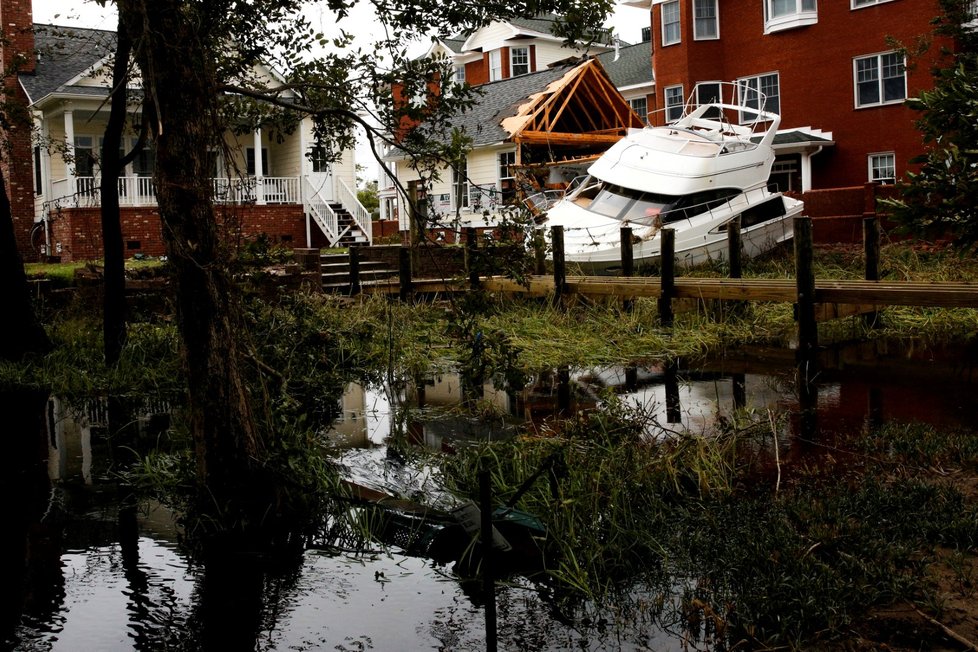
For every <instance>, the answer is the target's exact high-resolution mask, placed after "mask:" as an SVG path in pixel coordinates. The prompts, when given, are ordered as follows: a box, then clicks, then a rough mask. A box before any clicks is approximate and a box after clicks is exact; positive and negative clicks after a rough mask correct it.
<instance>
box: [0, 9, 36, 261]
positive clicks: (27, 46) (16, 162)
mask: <svg viewBox="0 0 978 652" xmlns="http://www.w3.org/2000/svg"><path fill="white" fill-rule="evenodd" d="M33 25H34V19H33V16H32V11H31V0H2V2H0V26H2V29H3V35H4V36H5V37H7V38H8V39H9V42H8V43H7V44H2V43H0V51H2V56H0V61H2V66H3V70H5V71H7V70H11V69H12V68H11V65H12V63H13V62H14V57H15V56H16V55H21V56H24V57H26V59H25V60H24V61H23V62H22V63H19V70H20V71H22V72H33V70H34V32H33ZM2 93H3V95H4V99H5V100H9V101H10V102H11V104H10V105H9V107H8V109H7V118H8V120H9V121H10V126H9V128H8V130H7V131H6V132H5V133H0V139H2V140H4V141H6V145H7V146H8V147H9V149H7V150H6V151H5V152H4V153H3V154H4V155H3V156H2V161H3V162H2V165H3V173H4V179H5V181H6V183H7V196H8V197H9V198H10V208H11V217H12V218H13V226H14V237H15V238H16V240H17V249H18V250H19V251H20V253H21V256H22V257H23V258H24V259H25V260H28V261H30V260H36V259H37V253H36V252H35V251H34V249H33V247H32V246H31V242H30V234H31V229H32V228H33V226H34V170H33V168H32V166H31V149H32V143H31V131H30V119H29V116H28V115H27V113H26V111H25V112H24V113H20V112H18V110H17V108H18V107H23V108H25V109H26V107H27V98H26V96H25V95H24V92H23V90H22V89H21V87H20V84H18V83H17V77H16V75H9V76H7V77H6V78H4V80H3V88H2Z"/></svg>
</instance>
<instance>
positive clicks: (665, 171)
mask: <svg viewBox="0 0 978 652" xmlns="http://www.w3.org/2000/svg"><path fill="white" fill-rule="evenodd" d="M721 86H722V87H723V89H724V90H723V91H722V93H721V94H722V96H723V97H721V98H720V99H719V100H718V101H715V102H711V103H708V104H702V105H699V106H696V107H692V106H690V105H687V107H686V110H685V111H684V114H683V116H682V117H681V118H680V119H678V120H676V121H675V122H673V123H671V124H668V125H666V126H663V127H647V128H645V129H636V130H633V131H631V132H630V133H629V134H628V135H626V136H625V137H624V138H623V139H622V140H620V141H619V142H618V143H616V144H615V145H614V146H612V147H611V149H609V150H608V151H607V152H606V153H605V154H603V155H602V156H601V158H599V159H598V160H597V161H595V162H594V163H593V164H592V165H591V167H590V168H589V169H588V171H587V172H588V174H587V176H585V177H582V178H580V179H576V180H575V183H573V184H571V187H570V188H568V190H567V191H566V192H565V193H564V195H563V197H562V198H561V199H560V200H558V201H557V202H556V203H554V204H553V205H552V206H550V208H549V210H547V212H546V218H545V220H544V221H543V222H542V224H541V227H542V228H546V229H547V232H548V236H549V233H550V229H549V228H548V227H551V226H555V225H561V226H563V227H564V255H565V258H566V260H567V261H568V262H574V263H578V264H580V265H581V267H583V268H585V269H587V270H594V271H605V272H614V271H615V270H616V269H618V268H620V266H621V244H620V239H621V227H623V226H628V227H631V229H632V240H633V256H634V261H635V265H636V266H641V265H643V264H648V263H655V262H658V258H659V253H660V241H661V237H660V235H659V233H660V231H661V230H662V229H663V228H671V229H674V230H675V234H676V238H675V241H676V261H677V263H678V264H682V265H695V264H699V263H703V262H706V261H708V260H718V259H723V258H726V257H727V224H728V223H729V222H730V221H731V220H733V219H735V218H736V217H738V216H739V217H740V227H741V239H742V243H743V253H744V255H746V256H748V257H751V256H756V255H758V254H761V253H763V252H765V251H767V250H769V249H771V248H772V247H774V246H775V245H777V244H779V243H781V242H784V241H786V240H788V239H790V238H791V237H792V218H793V217H795V216H796V215H799V214H800V213H801V211H802V210H803V208H804V205H803V204H802V202H800V201H798V200H796V199H792V198H790V197H786V196H783V195H782V194H781V193H780V192H778V191H777V190H776V189H772V188H769V187H768V177H769V176H770V173H771V165H772V163H773V162H774V150H773V148H772V142H773V140H774V135H775V133H776V132H777V130H778V125H779V124H780V123H781V117H780V116H779V115H777V114H776V113H773V112H769V111H765V110H764V103H765V102H764V100H765V98H764V96H763V95H762V94H761V93H758V92H757V91H756V90H753V89H748V88H746V87H744V86H743V85H738V84H735V83H725V84H722V85H721ZM724 97H730V98H731V99H730V101H729V102H727V101H724ZM745 123H746V124H745Z"/></svg>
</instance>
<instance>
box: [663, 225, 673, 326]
mask: <svg viewBox="0 0 978 652" xmlns="http://www.w3.org/2000/svg"><path fill="white" fill-rule="evenodd" d="M659 237H660V238H661V249H660V252H659V268H660V271H659V274H660V279H659V280H660V283H661V285H660V288H661V293H660V295H659V322H661V324H662V325H663V326H665V327H667V328H671V327H672V323H673V320H674V315H673V312H672V295H673V294H674V293H675V287H676V231H675V229H662V230H661V231H660V232H659Z"/></svg>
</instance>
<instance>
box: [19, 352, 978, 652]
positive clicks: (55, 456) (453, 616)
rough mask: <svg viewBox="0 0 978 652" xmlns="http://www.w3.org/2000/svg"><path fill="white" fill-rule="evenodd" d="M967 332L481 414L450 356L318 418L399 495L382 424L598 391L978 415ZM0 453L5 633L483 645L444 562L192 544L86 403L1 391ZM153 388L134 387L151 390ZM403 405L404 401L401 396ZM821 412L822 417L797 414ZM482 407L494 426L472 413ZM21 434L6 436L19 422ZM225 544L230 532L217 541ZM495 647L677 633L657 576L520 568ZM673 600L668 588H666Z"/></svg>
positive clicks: (594, 399) (697, 417)
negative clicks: (569, 581)
mask: <svg viewBox="0 0 978 652" xmlns="http://www.w3.org/2000/svg"><path fill="white" fill-rule="evenodd" d="M973 359H974V358H973V357H969V356H968V355H966V354H965V352H961V351H956V350H954V351H950V350H949V351H939V350H938V351H936V350H934V349H921V348H919V347H907V348H898V347H896V346H895V345H893V344H890V343H886V344H883V343H873V344H871V345H860V346H858V347H851V348H850V349H847V350H844V351H829V352H825V353H824V354H823V355H822V357H821V358H820V359H819V360H818V371H817V374H815V378H814V380H815V382H814V383H813V384H812V386H811V387H810V388H808V389H809V390H810V391H808V393H807V394H806V393H805V392H804V391H799V390H800V388H799V387H798V386H797V385H796V384H795V380H796V379H795V377H794V373H793V372H794V360H793V358H792V356H791V355H790V352H789V354H788V355H785V354H783V353H781V352H777V351H773V350H772V351H753V352H749V353H744V354H741V355H733V354H731V355H727V356H725V357H723V358H720V359H717V360H712V361H706V362H702V361H700V362H696V363H692V362H684V361H679V363H678V364H676V365H672V366H661V365H658V366H657V365H645V366H632V367H614V368H600V369H586V370H580V369H578V370H575V369H555V370H548V371H545V372H542V373H540V374H538V375H537V376H536V377H534V378H533V379H532V382H531V383H530V384H529V385H528V386H527V387H525V388H523V389H521V390H519V391H512V390H508V389H503V388H500V387H496V386H494V385H492V384H491V383H486V384H484V385H483V387H482V388H481V392H477V393H478V394H479V396H480V398H479V400H478V401H476V406H477V407H478V410H479V414H478V416H477V417H474V416H473V415H472V411H471V410H469V409H468V408H469V407H470V406H465V407H466V409H462V408H463V403H464V398H463V396H462V385H461V382H460V380H459V379H458V378H457V377H456V376H454V375H452V374H442V375H440V376H437V377H433V378H430V379H428V380H427V381H426V382H425V383H424V384H422V385H420V386H413V385H411V384H403V385H399V386H397V387H395V388H388V389H385V388H379V387H361V386H351V387H350V388H349V390H348V391H347V393H346V394H345V395H344V397H343V398H342V402H341V404H340V406H338V407H339V413H340V415H341V416H340V418H339V419H338V420H337V422H336V424H335V425H334V427H333V428H332V430H331V431H330V432H329V433H328V434H326V436H327V437H328V438H329V439H330V441H332V442H333V444H334V445H336V446H337V447H342V448H344V449H345V450H346V451H347V452H346V453H344V455H343V457H342V459H343V461H344V463H345V464H346V465H347V467H348V468H349V469H350V475H351V477H353V478H355V479H357V480H359V481H362V482H364V483H365V484H372V485H374V486H378V487H379V488H381V489H383V490H390V491H391V492H392V493H397V494H398V495H408V496H410V495H412V492H415V493H417V494H418V495H423V496H424V497H425V499H426V501H428V500H430V497H431V494H432V493H434V492H435V491H436V490H437V489H438V485H439V482H438V478H437V477H432V472H431V471H430V469H415V468H411V466H410V465H409V464H405V463H404V462H403V460H400V461H399V460H397V459H396V458H395V456H393V455H392V453H391V451H390V449H389V448H388V446H387V442H388V440H389V437H390V436H391V434H392V433H394V435H395V436H397V437H401V438H403V440H404V441H408V442H410V443H412V444H414V445H420V446H425V447H427V448H429V449H431V450H435V451H451V450H453V449H454V448H455V447H458V446H464V445H466V442H468V441H469V440H471V439H473V438H478V437H492V438H498V437H508V436H512V434H513V433H515V432H518V431H519V430H520V429H521V428H533V429H536V430H537V431H539V432H546V431H547V430H548V429H549V428H551V427H553V426H554V424H555V422H556V420H557V419H559V418H561V417H566V416H568V415H573V414H575V413H577V412H580V411H586V410H591V409H596V408H598V407H599V406H600V405H601V404H602V402H603V401H605V400H607V397H608V395H609V394H612V393H613V394H615V395H616V396H617V398H618V400H622V401H627V402H630V403H632V404H634V405H636V406H638V407H640V408H641V409H642V410H643V411H645V412H646V413H648V414H650V415H652V416H653V417H654V419H651V420H650V423H652V424H653V427H652V431H650V435H651V436H663V433H668V431H670V430H680V429H688V430H690V431H692V432H703V433H706V432H709V431H710V429H711V428H713V427H715V426H716V425H717V424H718V423H722V421H723V420H724V419H729V418H730V417H731V415H733V414H734V413H735V412H736V411H738V410H739V411H744V412H754V413H756V414H757V415H764V414H765V413H766V412H767V411H772V412H777V413H782V412H788V413H790V414H792V415H793V417H792V418H790V419H786V420H783V421H782V422H781V423H782V424H783V426H782V427H783V430H782V431H781V432H779V433H778V441H779V442H780V443H781V444H783V448H781V452H782V454H783V455H785V456H790V455H795V456H798V455H801V454H803V449H804V445H803V444H804V442H805V441H818V440H824V439H826V438H827V437H830V436H831V433H832V432H834V431H845V430H847V429H851V428H855V429H857V430H861V429H864V428H870V429H871V428H876V427H878V426H879V425H880V424H882V423H884V422H888V421H906V420H920V421H928V422H931V423H935V424H939V425H943V426H953V425H962V424H964V425H970V424H972V423H974V422H976V417H978V406H976V404H975V402H974V401H973V400H972V398H971V397H972V395H973V392H974V385H973V383H974V381H975V379H976V376H975V368H974V366H973V364H972V363H971V362H969V360H973ZM0 398H2V400H0V411H2V412H3V414H4V415H5V418H6V422H7V427H6V431H7V432H9V433H10V436H9V437H8V438H7V439H6V441H5V446H6V447H7V448H6V449H5V454H4V455H2V456H0V461H2V464H3V465H4V466H3V467H2V470H3V473H2V478H3V481H4V489H5V491H6V494H7V495H8V496H13V497H15V498H16V499H15V500H10V501H8V504H9V506H10V509H9V511H8V515H7V521H8V525H7V527H6V531H7V534H6V536H5V540H6V542H7V546H6V547H5V549H4V551H3V555H2V571H3V577H4V578H10V579H9V582H8V584H7V588H6V593H7V596H8V598H9V599H8V600H6V601H5V602H4V607H3V613H2V622H3V630H2V631H3V641H4V647H5V648H10V649H49V650H62V649H64V650H68V649H71V650H75V649H81V648H85V649H113V650H115V649H133V650H156V649H167V648H184V649H202V648H210V647H218V646H220V647H221V648H228V649H262V650H278V649H282V650H284V649H336V650H362V649H376V650H393V649H425V648H427V649H479V648H481V647H482V645H483V641H484V638H483V637H484V633H483V625H482V615H481V611H480V606H479V604H478V602H477V601H474V600H473V598H472V596H470V595H468V594H467V593H466V590H465V587H464V586H463V585H461V584H460V583H459V582H458V581H457V580H456V578H454V577H452V576H450V575H448V574H447V572H446V570H445V569H444V568H441V567H437V566H435V565H433V564H432V563H430V562H429V561H428V560H425V559H422V558H416V557H409V556H406V555H404V554H401V551H399V550H397V549H394V550H393V551H391V552H389V553H388V552H384V553H380V552H378V553H377V554H368V555H353V554H339V553H337V552H336V551H334V552H332V553H327V552H323V551H319V550H312V549H309V550H306V551H305V552H304V553H302V554H300V555H291V556H288V555H287V556H283V557H281V558H269V557H264V556H262V555H260V554H258V553H250V552H248V548H247V546H244V545H235V546H234V547H236V548H237V549H238V550H239V551H240V554H238V555H235V556H232V555H225V556H218V557H211V558H205V559H204V560H203V561H202V562H192V561H191V560H190V558H189V557H188V556H187V555H186V554H185V553H184V552H183V551H182V550H181V548H180V546H179V545H178V541H179V540H180V528H179V526H178V524H177V523H176V520H175V518H174V515H173V514H171V513H169V512H167V510H164V509H162V508H160V507H158V506H154V505H138V506H137V505H136V504H135V503H134V502H132V500H131V494H130V493H129V492H127V490H126V488H125V487H124V486H121V485H120V484H119V483H118V481H117V478H116V476H115V475H114V473H113V464H114V463H118V461H119V460H121V459H124V456H125V454H126V452H125V450H124V448H125V447H120V446H119V443H118V442H113V441H112V440H111V438H110V437H108V432H109V430H110V429H109V426H108V424H107V423H106V421H105V418H104V411H103V409H102V407H101V406H100V405H99V404H88V405H71V404H69V403H67V402H62V401H60V400H57V399H52V400H47V398H46V397H25V396H23V395H20V396H13V397H10V396H4V397H0ZM144 407H146V406H144ZM406 408H409V409H406ZM809 408H812V409H813V408H817V410H814V409H813V410H812V414H817V420H816V421H815V422H814V425H815V426H816V427H817V432H816V433H815V434H808V433H806V432H805V431H806V428H808V427H809V426H806V425H805V423H804V422H803V421H804V419H803V418H802V416H801V415H802V414H803V413H804V412H805V410H806V409H809ZM140 409H141V408H136V409H134V411H133V419H132V421H133V423H136V424H139V426H138V427H137V428H136V432H135V434H134V435H133V437H134V438H135V439H134V440H133V439H130V440H127V441H128V443H127V446H128V445H131V444H133V441H136V442H137V443H138V442H139V441H143V442H149V441H155V440H156V437H157V435H158V434H159V432H161V429H165V424H166V419H164V418H163V417H162V416H161V413H159V412H155V411H154V410H152V409H144V410H142V411H140ZM485 424H488V425H485ZM15 435H18V436H15ZM230 546H231V543H230V542H229V544H228V547H230ZM497 599H498V613H499V637H500V647H501V648H502V649H540V650H548V649H549V650H565V649H575V648H576V649H585V650H587V649H593V650H596V649H661V650H668V649H676V650H678V649H683V648H684V645H685V643H684V639H683V636H684V634H687V633H688V632H683V631H682V628H681V627H678V626H677V627H676V631H673V632H670V631H668V630H669V629H670V628H669V626H668V623H663V622H662V616H663V609H664V607H663V604H664V602H663V601H667V598H665V597H664V595H663V594H661V592H658V591H657V590H652V589H649V587H643V590H642V591H636V592H635V593H634V594H631V595H626V596H622V599H621V600H620V601H618V602H616V603H615V604H609V605H606V606H603V607H596V606H594V605H590V604H587V603H578V604H574V605H569V606H565V608H564V609H560V608H558V607H557V606H556V605H555V604H554V603H553V602H552V601H551V600H550V599H548V597H547V596H546V595H545V594H544V593H543V592H541V587H539V586H536V585H533V584H531V583H530V582H528V581H527V580H524V579H520V578H514V579H513V580H512V581H511V582H510V583H508V584H506V585H505V586H504V585H500V586H499V587H498V588H497ZM667 606H668V605H667Z"/></svg>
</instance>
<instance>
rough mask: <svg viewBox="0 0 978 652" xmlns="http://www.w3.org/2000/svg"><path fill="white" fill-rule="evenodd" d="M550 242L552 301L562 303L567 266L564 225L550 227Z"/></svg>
mask: <svg viewBox="0 0 978 652" xmlns="http://www.w3.org/2000/svg"><path fill="white" fill-rule="evenodd" d="M550 244H551V246H552V247H553V252H554V302H555V303H556V304H557V305H558V306H562V305H563V297H564V292H565V291H566V289H567V288H566V286H567V266H566V263H565V261H564V227H562V226H554V227H552V228H551V229H550Z"/></svg>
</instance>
